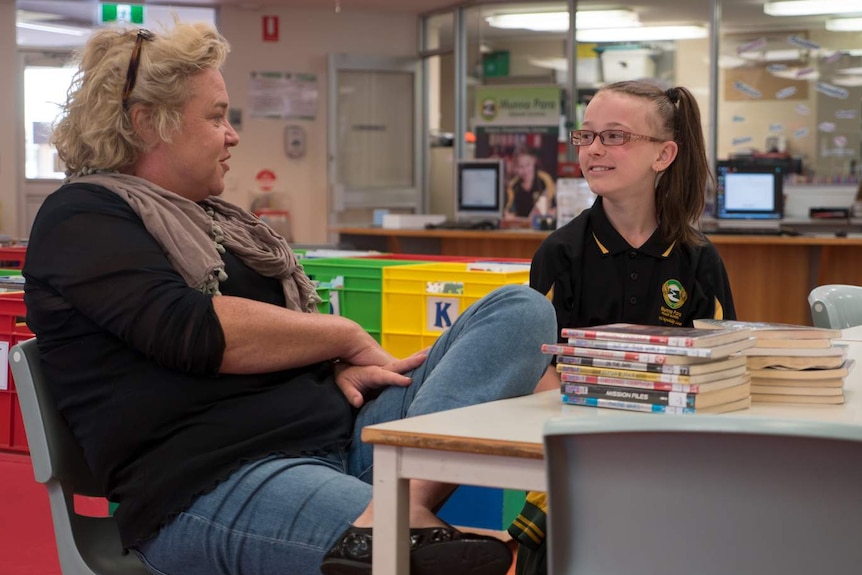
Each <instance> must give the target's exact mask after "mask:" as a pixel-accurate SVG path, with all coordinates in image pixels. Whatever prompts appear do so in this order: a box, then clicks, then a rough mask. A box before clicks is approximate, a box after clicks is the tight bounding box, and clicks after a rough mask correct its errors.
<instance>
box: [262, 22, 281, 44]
mask: <svg viewBox="0 0 862 575" xmlns="http://www.w3.org/2000/svg"><path fill="white" fill-rule="evenodd" d="M263 41H264V42H278V16H264V17H263Z"/></svg>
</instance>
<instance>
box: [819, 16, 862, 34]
mask: <svg viewBox="0 0 862 575" xmlns="http://www.w3.org/2000/svg"><path fill="white" fill-rule="evenodd" d="M826 29H827V30H831V31H833V32H858V31H860V30H862V18H833V19H832V20H827V21H826Z"/></svg>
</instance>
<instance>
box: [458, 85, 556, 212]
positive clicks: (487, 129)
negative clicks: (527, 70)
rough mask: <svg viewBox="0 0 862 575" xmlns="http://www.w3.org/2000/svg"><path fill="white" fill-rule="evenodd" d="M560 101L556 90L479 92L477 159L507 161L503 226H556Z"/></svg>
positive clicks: (490, 88) (499, 88) (484, 88)
mask: <svg viewBox="0 0 862 575" xmlns="http://www.w3.org/2000/svg"><path fill="white" fill-rule="evenodd" d="M560 98H561V91H560V88H559V87H557V86H480V87H477V88H476V106H477V109H476V115H475V118H474V120H475V122H474V123H475V126H476V127H475V134H476V153H475V155H476V158H502V159H503V160H504V164H505V172H506V203H505V214H504V221H505V220H509V221H510V222H518V221H520V222H522V223H523V224H524V225H528V226H532V227H537V228H549V229H550V228H551V227H553V225H554V222H553V217H554V214H555V211H556V176H557V162H558V160H559V146H558V141H559V137H560V128H559V125H560V109H561V105H560Z"/></svg>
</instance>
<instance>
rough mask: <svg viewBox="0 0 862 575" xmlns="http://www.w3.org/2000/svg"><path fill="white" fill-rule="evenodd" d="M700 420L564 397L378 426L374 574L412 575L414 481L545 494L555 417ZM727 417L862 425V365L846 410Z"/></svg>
mask: <svg viewBox="0 0 862 575" xmlns="http://www.w3.org/2000/svg"><path fill="white" fill-rule="evenodd" d="M843 339H845V340H846V341H847V342H848V345H849V346H850V349H849V357H852V358H854V359H856V361H857V363H862V361H860V360H862V326H860V327H855V328H850V329H848V330H845V331H844V332H843ZM559 416H566V417H578V418H591V419H595V420H598V419H600V418H619V417H642V418H648V417H653V418H660V417H697V416H696V415H653V414H643V413H636V412H625V411H619V410H613V409H601V408H591V407H580V406H570V405H563V404H562V402H561V400H560V394H559V392H558V391H547V392H544V393H538V394H534V395H530V396H526V397H520V398H515V399H506V400H502V401H495V402H490V403H485V404H481V405H475V406H472V407H465V408H461V409H454V410H451V411H446V412H441V413H435V414H430V415H423V416H419V417H412V418H408V419H402V420H399V421H393V422H389V423H384V424H379V425H372V426H369V427H366V428H365V429H363V431H362V440H363V441H365V442H368V443H372V444H374V524H375V527H374V556H373V563H374V575H403V574H405V573H408V571H409V568H408V566H409V555H408V544H407V541H408V533H409V530H408V489H409V486H408V480H409V479H427V480H433V481H441V482H447V483H458V484H461V483H464V484H470V485H482V486H488V487H504V488H509V489H525V490H537V491H544V490H545V485H546V483H545V467H544V459H543V458H544V452H543V445H542V430H543V426H544V423H545V421H546V420H547V419H549V418H551V417H559ZM720 417H727V418H735V419H736V420H738V421H739V423H740V425H741V426H744V425H745V421H746V420H749V421H751V420H757V421H758V422H759V421H763V420H765V419H766V420H783V421H789V422H790V424H791V425H792V422H793V421H807V422H815V423H816V422H842V423H850V424H853V425H859V426H862V366H859V365H857V366H856V367H855V368H854V369H853V370H852V371H851V373H850V375H849V376H848V377H847V379H846V381H845V403H844V404H843V405H791V404H787V405H780V404H755V405H753V406H752V407H751V408H750V409H747V410H742V411H738V412H733V413H728V414H724V415H721V416H720Z"/></svg>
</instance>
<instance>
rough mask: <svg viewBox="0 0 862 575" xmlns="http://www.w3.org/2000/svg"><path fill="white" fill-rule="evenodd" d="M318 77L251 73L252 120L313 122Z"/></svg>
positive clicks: (299, 74) (250, 100)
mask: <svg viewBox="0 0 862 575" xmlns="http://www.w3.org/2000/svg"><path fill="white" fill-rule="evenodd" d="M317 99H318V90H317V76H316V75H315V74H304V73H293V72H260V71H254V72H251V75H250V76H249V90H248V102H249V113H250V115H251V117H252V118H274V119H283V118H286V119H300V120H313V119H314V117H315V115H316V114H317Z"/></svg>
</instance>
